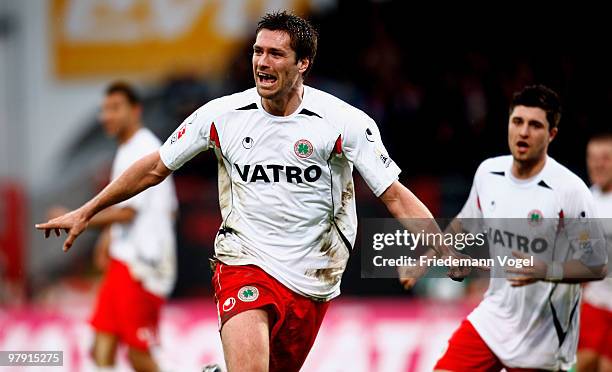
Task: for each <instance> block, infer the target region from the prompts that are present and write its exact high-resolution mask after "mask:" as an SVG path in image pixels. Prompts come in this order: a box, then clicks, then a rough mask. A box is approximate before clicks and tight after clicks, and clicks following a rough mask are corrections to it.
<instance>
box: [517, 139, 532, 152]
mask: <svg viewBox="0 0 612 372" xmlns="http://www.w3.org/2000/svg"><path fill="white" fill-rule="evenodd" d="M516 147H518V149H519V150H521V151H527V149H528V148H529V144H528V143H527V142H525V141H518V142H517V143H516Z"/></svg>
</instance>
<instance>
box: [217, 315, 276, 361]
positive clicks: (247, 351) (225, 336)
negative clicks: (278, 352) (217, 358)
mask: <svg viewBox="0 0 612 372" xmlns="http://www.w3.org/2000/svg"><path fill="white" fill-rule="evenodd" d="M221 341H222V343H223V354H224V356H225V363H226V364H227V371H228V372H238V371H240V372H267V371H268V368H269V363H270V327H269V322H268V312H267V311H266V310H263V309H253V310H248V311H245V312H243V313H240V314H238V315H235V316H233V317H232V318H230V319H229V320H228V321H227V322H225V324H224V325H223V328H222V329H221Z"/></svg>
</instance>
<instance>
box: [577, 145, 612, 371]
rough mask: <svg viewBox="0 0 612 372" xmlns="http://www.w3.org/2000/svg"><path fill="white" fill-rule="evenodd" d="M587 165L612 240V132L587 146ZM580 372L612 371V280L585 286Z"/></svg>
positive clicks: (596, 203)
mask: <svg viewBox="0 0 612 372" xmlns="http://www.w3.org/2000/svg"><path fill="white" fill-rule="evenodd" d="M587 168H588V171H589V177H590V178H591V182H592V184H593V186H592V187H591V192H592V193H593V198H594V199H595V207H596V209H597V213H598V217H600V218H606V220H603V222H604V223H603V225H604V232H605V234H606V240H607V242H608V250H610V249H611V248H612V247H611V244H610V242H612V220H610V218H612V134H601V135H597V136H595V137H593V138H591V140H590V141H589V144H588V146H587ZM577 367H578V371H601V372H603V371H608V372H610V371H612V279H611V278H606V279H604V280H602V281H600V282H594V283H589V284H588V285H587V286H586V288H585V289H584V296H583V303H582V312H581V316H580V338H579V340H578V365H577Z"/></svg>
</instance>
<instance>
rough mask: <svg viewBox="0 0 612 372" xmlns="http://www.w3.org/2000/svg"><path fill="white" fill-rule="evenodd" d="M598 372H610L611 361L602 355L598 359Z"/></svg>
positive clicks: (611, 369) (611, 367)
mask: <svg viewBox="0 0 612 372" xmlns="http://www.w3.org/2000/svg"><path fill="white" fill-rule="evenodd" d="M610 347H612V345H610ZM599 372H612V359H610V358H608V357H605V356H603V355H602V356H601V357H600V358H599Z"/></svg>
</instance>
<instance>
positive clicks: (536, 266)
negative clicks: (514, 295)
mask: <svg viewBox="0 0 612 372" xmlns="http://www.w3.org/2000/svg"><path fill="white" fill-rule="evenodd" d="M512 255H513V256H514V257H515V258H518V259H529V258H531V255H529V254H525V253H521V252H518V251H512ZM504 269H505V271H506V273H508V274H512V276H509V277H508V278H507V279H508V281H509V282H510V285H511V286H512V287H523V286H526V285H529V284H532V283H535V282H537V281H538V280H542V279H544V278H545V277H546V271H547V269H548V265H547V264H546V262H544V261H542V260H540V259H538V258H536V257H534V258H533V266H523V267H521V268H518V267H511V266H506V267H505V268H504Z"/></svg>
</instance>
